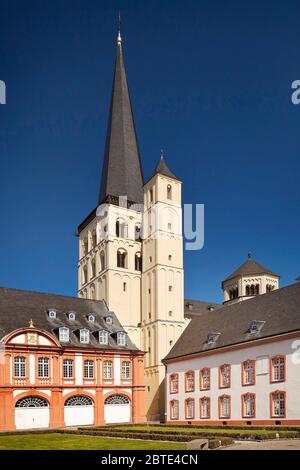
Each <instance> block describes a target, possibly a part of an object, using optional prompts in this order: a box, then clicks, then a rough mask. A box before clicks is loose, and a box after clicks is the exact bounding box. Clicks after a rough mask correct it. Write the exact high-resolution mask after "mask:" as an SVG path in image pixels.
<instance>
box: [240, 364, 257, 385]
mask: <svg viewBox="0 0 300 470" xmlns="http://www.w3.org/2000/svg"><path fill="white" fill-rule="evenodd" d="M242 378H243V382H242V384H243V385H254V384H255V362H254V361H250V360H249V361H245V362H243V364H242Z"/></svg>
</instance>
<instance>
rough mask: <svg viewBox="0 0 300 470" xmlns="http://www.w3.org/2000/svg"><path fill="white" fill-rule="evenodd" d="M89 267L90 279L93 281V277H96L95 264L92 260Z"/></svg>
mask: <svg viewBox="0 0 300 470" xmlns="http://www.w3.org/2000/svg"><path fill="white" fill-rule="evenodd" d="M91 266H92V272H91V279H93V277H95V276H96V263H95V260H94V259H92V261H91Z"/></svg>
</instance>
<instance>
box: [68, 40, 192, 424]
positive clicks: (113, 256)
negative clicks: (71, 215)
mask: <svg viewBox="0 0 300 470" xmlns="http://www.w3.org/2000/svg"><path fill="white" fill-rule="evenodd" d="M77 233H78V237H79V262H78V296H79V297H83V298H90V299H97V300H101V299H104V300H105V301H106V303H107V305H108V308H109V309H110V310H112V311H114V312H115V313H116V314H117V316H118V319H119V320H120V322H121V324H122V325H123V327H124V329H125V330H126V331H127V333H128V335H129V336H130V338H131V340H132V341H133V342H134V343H135V344H136V346H137V347H138V348H140V349H141V350H143V351H145V353H146V370H145V374H146V375H145V383H146V391H147V393H146V407H145V409H146V414H147V419H148V420H157V419H163V418H164V411H165V410H164V376H165V368H164V365H163V364H162V362H161V361H162V359H163V358H164V357H165V356H166V355H167V353H168V352H169V350H170V349H171V347H172V346H173V344H175V342H176V340H177V339H178V338H179V336H180V335H181V333H182V332H183V330H184V328H185V326H186V325H187V320H184V297H183V295H184V294H183V253H182V209H181V181H180V180H179V179H178V178H177V177H176V176H175V175H174V174H173V173H172V172H171V171H170V169H169V168H168V166H167V164H166V162H165V159H164V157H163V155H161V159H160V161H159V163H158V165H157V167H156V169H155V171H154V173H153V175H152V176H151V178H150V179H149V180H148V181H147V183H146V184H144V178H143V172H142V166H141V159H140V154H139V147H138V142H137V137H136V131H135V126H134V119H133V113H132V107H131V103H130V97H129V92H128V86H127V79H126V72H125V66H124V60H123V51H122V39H121V35H120V32H119V34H118V39H117V55H116V62H115V70H114V79H113V87H112V96H111V104H110V112H109V119H108V127H107V136H106V143H105V150H104V158H103V167H102V176H101V184H100V193H99V201H98V207H97V208H96V209H94V211H92V213H91V214H89V215H88V217H87V218H86V219H85V220H84V221H83V222H82V223H81V224H80V226H79V227H78V231H77Z"/></svg>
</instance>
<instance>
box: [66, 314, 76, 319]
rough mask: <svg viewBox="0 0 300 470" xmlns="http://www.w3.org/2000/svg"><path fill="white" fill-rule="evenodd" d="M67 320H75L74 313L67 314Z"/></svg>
mask: <svg viewBox="0 0 300 470" xmlns="http://www.w3.org/2000/svg"><path fill="white" fill-rule="evenodd" d="M67 315H68V319H69V320H76V313H75V312H68V313H67Z"/></svg>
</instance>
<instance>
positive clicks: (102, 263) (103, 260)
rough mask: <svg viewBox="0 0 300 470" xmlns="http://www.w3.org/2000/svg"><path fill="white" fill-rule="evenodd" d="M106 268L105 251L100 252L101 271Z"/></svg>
mask: <svg viewBox="0 0 300 470" xmlns="http://www.w3.org/2000/svg"><path fill="white" fill-rule="evenodd" d="M104 269H105V254H104V251H101V252H100V271H104Z"/></svg>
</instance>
